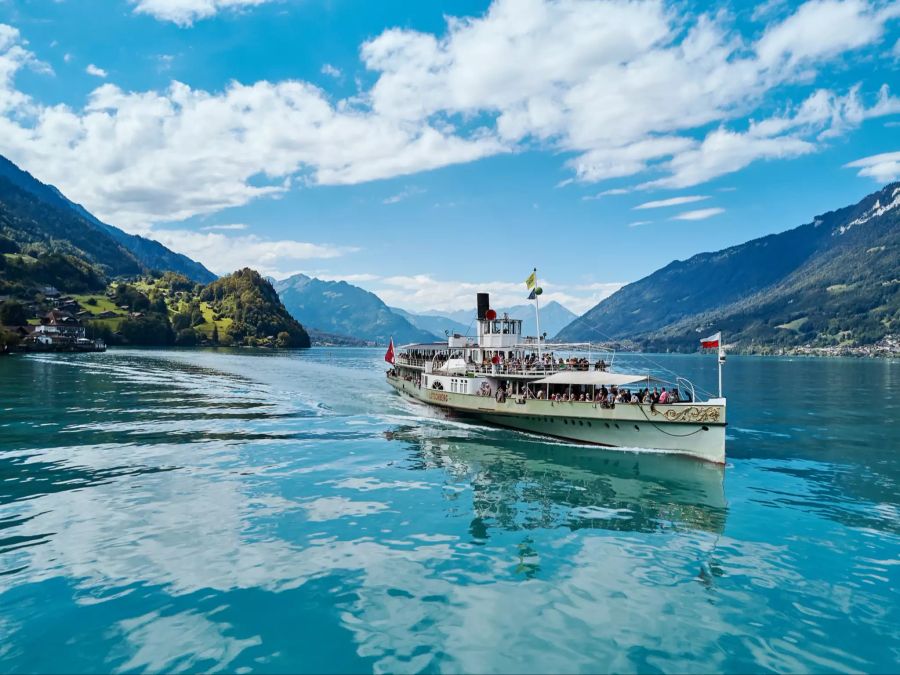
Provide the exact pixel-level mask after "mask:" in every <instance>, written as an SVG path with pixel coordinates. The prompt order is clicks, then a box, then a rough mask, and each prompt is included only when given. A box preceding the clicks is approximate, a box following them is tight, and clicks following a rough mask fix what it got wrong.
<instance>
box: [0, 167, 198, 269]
mask: <svg viewBox="0 0 900 675" xmlns="http://www.w3.org/2000/svg"><path fill="white" fill-rule="evenodd" d="M0 236H3V237H6V238H7V239H10V240H12V241H14V242H16V243H17V244H18V245H19V246H20V247H22V248H26V249H28V250H29V251H32V250H33V251H38V252H45V251H52V252H56V253H63V254H71V255H74V256H76V257H77V258H79V259H81V260H84V261H86V262H89V263H91V264H93V265H96V266H97V267H99V268H100V270H101V271H102V273H103V274H107V275H110V276H119V275H133V274H139V273H141V272H149V271H151V270H160V271H174V272H178V273H181V274H184V275H185V276H187V277H188V278H190V279H192V280H194V281H197V282H200V283H208V282H210V281H213V280H214V279H215V278H216V275H215V274H213V273H212V272H210V271H209V270H207V269H206V268H205V267H203V265H201V264H200V263H198V262H196V261H194V260H191V259H190V258H188V257H187V256H185V255H182V254H180V253H175V252H174V251H171V250H169V249H168V248H166V247H165V246H163V245H162V244H160V243H159V242H157V241H153V240H152V239H147V238H145V237H140V236H138V235H134V234H128V233H127V232H123V231H122V230H120V229H118V228H116V227H113V226H112V225H107V224H106V223H103V222H101V221H100V220H99V219H97V218H96V217H95V216H94V215H93V214H91V213H90V212H88V211H87V210H86V209H85V208H84V207H83V206H81V205H80V204H76V203H74V202H72V201H70V200H69V199H68V198H66V196H65V195H63V194H62V193H61V192H60V191H59V190H57V189H56V188H55V187H53V186H52V185H46V184H45V183H42V182H41V181H39V180H37V179H36V178H35V177H34V176H32V175H31V174H30V173H28V172H26V171H23V170H21V169H20V168H19V167H17V166H16V165H15V164H13V163H12V162H10V161H9V160H8V159H6V158H5V157H2V156H0Z"/></svg>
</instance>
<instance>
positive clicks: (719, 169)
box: [644, 129, 816, 188]
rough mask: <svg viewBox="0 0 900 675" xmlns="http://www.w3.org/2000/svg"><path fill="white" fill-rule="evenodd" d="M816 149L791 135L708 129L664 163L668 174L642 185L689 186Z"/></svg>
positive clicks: (807, 142) (811, 144) (809, 143)
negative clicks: (759, 162) (764, 135)
mask: <svg viewBox="0 0 900 675" xmlns="http://www.w3.org/2000/svg"><path fill="white" fill-rule="evenodd" d="M815 149H816V146H815V145H814V144H813V143H811V142H809V141H805V140H802V139H800V138H795V137H792V136H779V137H775V138H758V137H755V136H753V135H751V134H746V133H736V132H733V131H728V130H727V129H717V130H716V131H713V132H710V133H709V134H708V135H707V137H706V138H705V139H703V142H702V143H701V144H700V145H699V146H697V147H696V148H693V149H691V150H687V151H685V152H682V153H680V154H678V155H676V156H675V157H674V158H672V159H671V160H670V161H669V162H667V163H666V169H667V170H668V171H669V172H670V173H671V175H670V176H668V177H667V178H661V179H658V180H655V181H651V182H649V183H645V184H644V187H667V188H685V187H691V186H694V185H699V184H700V183H704V182H706V181H708V180H711V179H713V178H715V177H717V176H721V175H724V174H728V173H733V172H734V171H738V170H739V169H743V168H744V167H745V166H748V165H749V164H752V163H753V162H755V161H757V160H760V159H776V158H782V159H783V158H789V157H798V156H800V155H804V154H808V153H810V152H814V151H815Z"/></svg>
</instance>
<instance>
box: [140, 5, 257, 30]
mask: <svg viewBox="0 0 900 675" xmlns="http://www.w3.org/2000/svg"><path fill="white" fill-rule="evenodd" d="M266 2H271V0H131V4H132V5H134V11H135V12H137V13H138V14H148V15H150V16H152V17H154V18H156V19H159V20H160V21H171V22H173V23H175V24H178V25H179V26H190V25H191V24H193V23H194V22H195V21H197V20H199V19H207V18H209V17H211V16H215V15H216V14H218V13H219V12H221V11H223V10H226V9H241V8H246V7H255V6H257V5H262V4H263V3H266Z"/></svg>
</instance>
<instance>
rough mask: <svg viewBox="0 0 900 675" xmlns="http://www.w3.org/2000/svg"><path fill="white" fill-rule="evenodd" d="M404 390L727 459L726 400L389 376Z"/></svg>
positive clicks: (555, 430)
mask: <svg viewBox="0 0 900 675" xmlns="http://www.w3.org/2000/svg"><path fill="white" fill-rule="evenodd" d="M388 382H389V383H390V384H391V385H392V386H393V387H394V388H396V389H397V390H398V391H399V392H400V393H401V394H405V395H407V396H408V397H410V398H412V399H415V400H417V401H420V402H422V403H426V404H429V405H433V406H437V407H440V408H444V409H447V410H450V411H453V412H455V413H461V414H464V415H467V416H471V417H475V418H477V419H480V420H483V421H485V422H488V423H491V424H496V425H500V426H504V427H510V428H514V429H519V430H522V431H529V432H533V433H538V434H543V435H546V436H552V437H555V438H562V439H566V440H572V441H576V442H579V443H589V444H596V445H604V446H609V447H627V448H646V449H652V450H661V451H665V452H673V453H679V454H685V455H691V456H693V457H699V458H701V459H705V460H708V461H711V462H717V463H724V462H725V426H726V422H725V405H724V401H723V402H722V403H718V402H716V403H679V404H672V405H660V404H657V405H649V404H630V403H629V404H617V405H615V406H611V407H603V406H601V405H600V404H599V403H595V402H594V403H592V402H585V401H552V400H541V399H525V398H521V397H519V398H507V399H501V400H497V399H496V398H494V397H490V396H478V395H473V394H464V393H456V392H452V391H446V390H436V389H427V388H424V387H421V386H419V384H418V383H417V382H415V381H414V380H410V379H404V378H402V377H397V376H391V375H389V376H388Z"/></svg>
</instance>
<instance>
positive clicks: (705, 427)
mask: <svg viewBox="0 0 900 675" xmlns="http://www.w3.org/2000/svg"><path fill="white" fill-rule="evenodd" d="M700 428H701V429H703V431H709V427H708V426H706V425H705V424H704V425H703V426H702V427H700Z"/></svg>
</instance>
